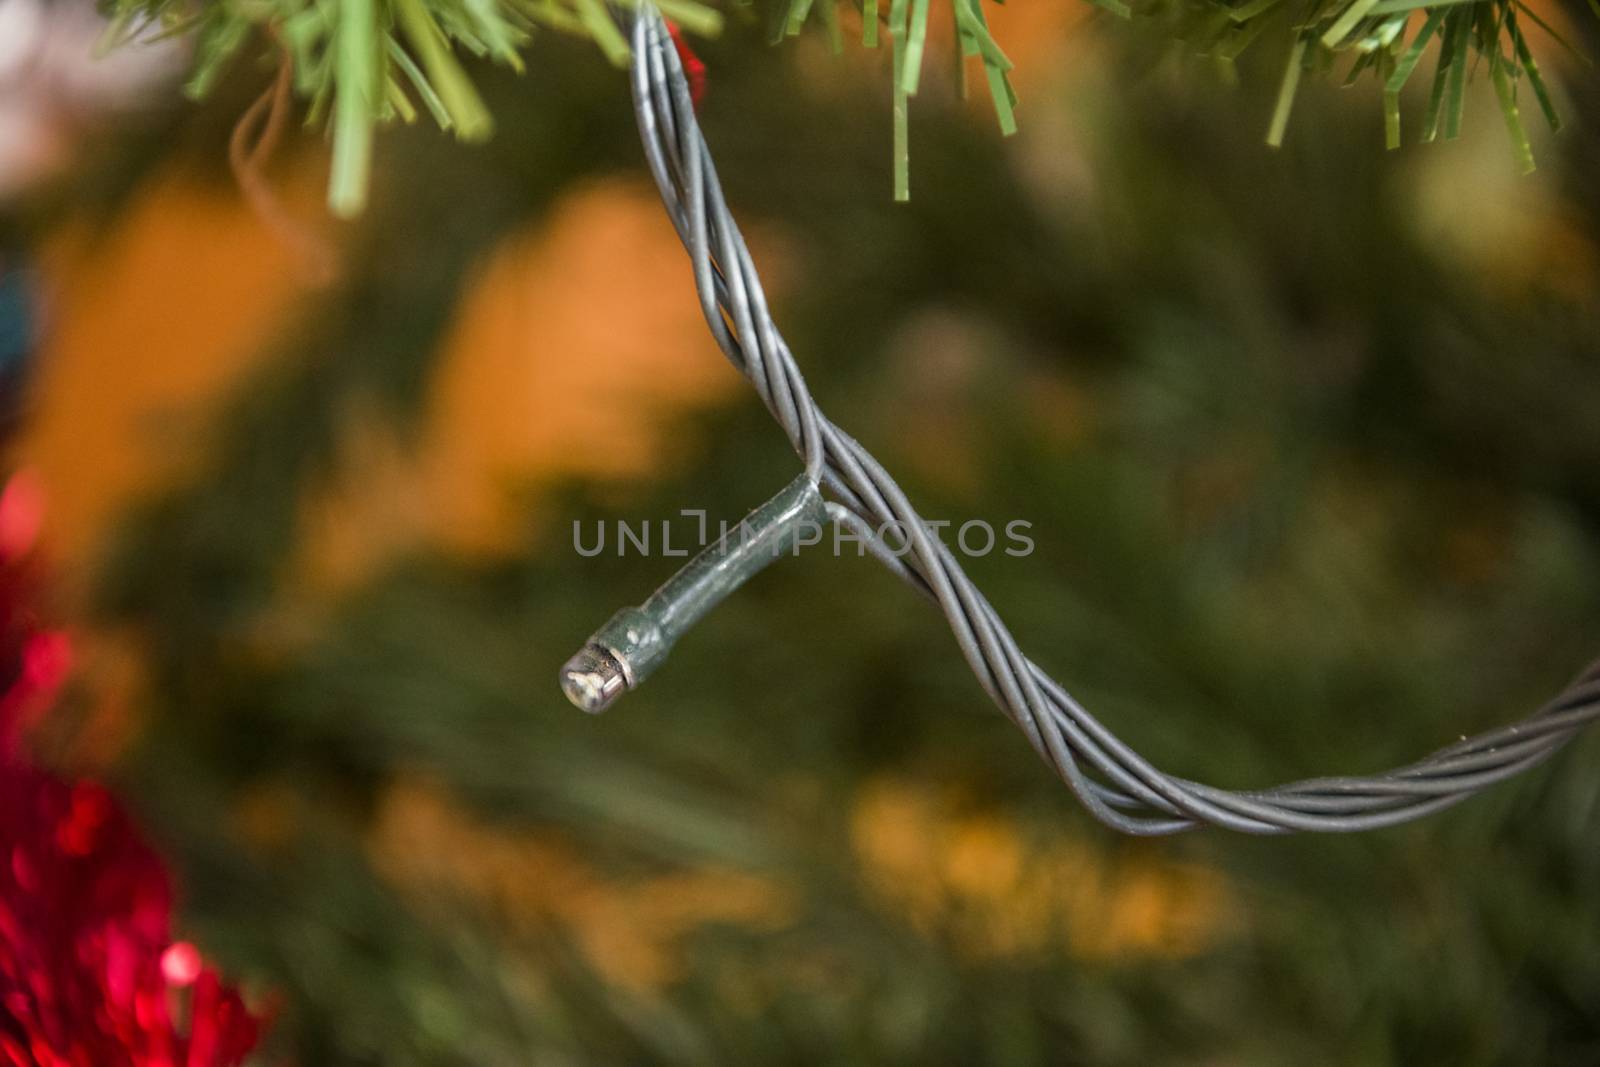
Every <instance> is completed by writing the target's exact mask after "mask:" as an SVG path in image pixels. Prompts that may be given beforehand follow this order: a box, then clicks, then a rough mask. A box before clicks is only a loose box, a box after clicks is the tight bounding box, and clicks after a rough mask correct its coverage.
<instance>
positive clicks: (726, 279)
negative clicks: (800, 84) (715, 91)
mask: <svg viewBox="0 0 1600 1067" xmlns="http://www.w3.org/2000/svg"><path fill="white" fill-rule="evenodd" d="M632 30H633V64H632V79H631V80H632V88H633V103H634V111H635V114H636V116H637V118H638V124H639V135H640V139H641V140H642V142H643V145H644V151H645V157H646V159H647V161H648V163H649V166H650V171H651V173H652V174H653V175H654V177H655V181H656V186H657V188H658V189H659V190H660V193H661V199H662V203H663V204H664V206H665V207H666V211H667V215H668V216H669V217H670V218H671V220H672V224H673V226H674V227H676V229H677V231H678V236H679V237H680V238H681V239H682V241H683V245H684V248H685V249H686V250H687V251H688V253H689V258H690V261H691V263H692V264H693V267H694V282H695V288H696V290H697V291H698V293H699V298H700V306H701V309H702V311H703V312H704V314H705V319H706V323H707V325H708V326H709V327H710V330H711V334H712V336H713V337H714V338H715V339H716V342H717V344H718V346H719V347H720V348H721V349H722V351H723V353H724V354H725V355H726V356H727V357H728V359H729V361H730V362H732V364H733V365H734V367H735V368H737V369H738V371H739V372H740V373H741V374H743V375H744V376H745V378H746V379H748V380H749V382H750V384H751V385H752V386H754V388H755V390H756V393H757V394H758V395H759V396H760V397H761V400H762V402H763V403H765V404H766V406H767V409H768V410H769V411H770V412H771V413H772V415H773V417H774V418H775V419H776V420H777V422H778V425H779V426H780V427H782V429H783V431H784V433H785V434H786V435H787V436H788V438H789V441H790V443H791V444H792V445H793V447H794V450H795V452H796V453H797V454H798V455H799V457H800V458H801V460H802V461H803V463H804V467H805V475H806V477H807V478H808V479H809V480H810V481H811V482H812V483H813V484H815V485H820V486H821V487H822V488H823V489H825V490H826V491H827V492H828V494H829V495H831V496H832V497H833V498H834V499H832V500H829V501H828V502H827V505H826V512H827V515H828V517H829V518H831V519H832V520H833V521H835V522H838V523H840V524H842V525H843V526H845V527H846V528H847V529H849V530H850V531H851V532H852V533H853V534H854V535H855V536H856V537H859V538H861V539H862V540H863V541H864V542H865V543H866V544H867V545H868V547H869V548H870V549H871V550H872V552H873V555H874V556H875V557H876V558H877V559H878V560H879V561H880V562H882V563H883V564H884V565H885V566H886V567H888V568H889V569H890V570H891V571H893V572H894V573H895V574H896V575H898V576H899V577H900V578H901V579H903V580H904V581H905V582H906V584H908V585H910V586H911V587H913V588H914V589H916V590H917V591H918V592H920V593H922V594H923V595H924V596H926V597H927V598H928V599H930V600H932V601H933V602H934V603H935V604H936V605H938V607H939V609H940V610H941V611H942V612H943V613H944V616H945V618H946V620H947V621H948V622H949V624H950V630H951V633H952V634H953V635H954V637H955V640H956V644H957V646H958V647H959V648H960V650H961V654H962V656H963V657H964V658H965V659H966V661H967V663H968V665H969V666H970V667H971V668H972V672H973V674H974V675H975V676H976V678H977V680H978V683H979V684H980V685H981V686H982V687H983V689H984V691H985V692H987V693H988V694H989V696H990V698H991V699H992V700H993V701H994V703H995V704H996V705H997V706H998V707H999V708H1000V710H1001V711H1003V712H1004V713H1005V714H1006V716H1007V717H1008V718H1010V719H1011V720H1012V722H1014V723H1015V724H1016V725H1017V726H1018V727H1019V728H1020V729H1021V730H1022V732H1023V734H1024V735H1025V736H1026V737H1027V739H1028V741H1029V743H1030V744H1032V746H1033V747H1034V749H1035V751H1037V752H1038V753H1039V755H1040V756H1041V757H1042V758H1043V759H1044V760H1045V762H1046V763H1047V764H1049V765H1050V766H1051V768H1053V769H1054V771H1055V772H1056V773H1057V774H1058V775H1060V777H1061V779H1062V780H1063V781H1064V782H1065V783H1066V785H1067V786H1068V788H1070V789H1071V790H1072V792H1073V794H1074V795H1075V796H1076V797H1077V799H1078V800H1079V801H1080V802H1082V804H1083V805H1084V806H1085V807H1086V808H1087V809H1088V810H1089V812H1090V813H1091V814H1092V815H1093V816H1094V817H1095V818H1096V819H1098V820H1100V821H1101V822H1103V823H1105V824H1106V825H1107V826H1110V827H1112V828H1114V829H1116V830H1119V831H1122V832H1124V833H1129V834H1141V835H1153V834H1171V833H1177V832H1180V831H1183V830H1188V829H1192V828H1194V827H1196V826H1198V825H1202V824H1209V825H1214V826H1219V827H1223V828H1226V829H1229V830H1236V831H1241V832H1245V833H1256V834H1277V833H1288V832H1294V831H1307V832H1321V833H1342V832H1351V831H1357V830H1370V829H1375V828H1378V827H1383V826H1392V825H1394V824H1397V823H1403V822H1407V821H1409V820H1411V819H1416V818H1419V817H1421V816H1424V815H1428V814H1431V813H1433V812H1436V811H1440V810H1443V809H1444V808H1448V807H1450V806H1451V805H1454V804H1457V803H1459V802H1461V801H1462V800H1465V799H1466V798H1467V797H1469V796H1471V795H1473V794H1474V793H1476V792H1478V791H1479V790H1482V789H1485V788H1487V787H1488V786H1491V785H1493V784H1495V783H1497V782H1501V781H1504V780H1506V779H1507V778H1510V777H1512V776H1514V775H1517V774H1520V773H1521V772H1523V771H1526V770H1528V769H1530V768H1532V767H1536V766H1538V765H1539V764H1541V763H1543V762H1544V761H1545V760H1547V759H1549V758H1550V757H1551V756H1552V755H1554V754H1555V753H1556V752H1557V751H1559V750H1560V749H1561V748H1562V747H1563V746H1564V745H1565V744H1566V743H1567V742H1568V741H1570V740H1571V739H1572V738H1573V736H1574V735H1575V734H1576V733H1577V732H1578V731H1579V730H1580V729H1581V728H1582V727H1583V726H1585V725H1587V724H1588V723H1590V722H1592V721H1593V720H1594V719H1595V718H1596V717H1600V661H1597V662H1596V663H1595V664H1592V665H1591V666H1590V667H1589V668H1588V669H1587V670H1585V671H1584V672H1583V673H1582V674H1581V675H1579V677H1578V678H1577V679H1576V680H1575V681H1574V682H1573V683H1572V684H1571V685H1570V686H1568V688H1567V689H1566V690H1565V691H1564V692H1562V693H1561V694H1560V695H1559V696H1557V697H1556V698H1555V699H1554V700H1552V701H1550V702H1549V703H1548V704H1546V705H1545V706H1544V707H1542V708H1540V709H1539V710H1538V711H1536V712H1535V713H1533V714H1532V715H1531V716H1529V717H1527V718H1526V719H1523V720H1522V721H1520V722H1518V723H1515V724H1513V725H1510V726H1505V727H1501V728H1499V729H1496V730H1491V731H1489V732H1487V733H1484V734H1481V735H1479V736H1477V737H1473V738H1470V739H1464V740H1462V741H1460V742H1458V743H1456V744H1452V745H1449V746H1446V747H1445V748H1441V749H1439V750H1438V751H1436V752H1434V753H1433V754H1431V755H1429V756H1427V757H1426V758H1424V759H1422V760H1419V761H1417V762H1415V763H1411V764H1407V765H1405V766H1402V767H1398V768H1395V769H1394V770H1391V771H1389V772H1387V773H1384V774H1377V775H1372V776H1366V777H1342V776H1341V777H1327V778H1313V779H1307V780H1304V781H1297V782H1291V783H1288V784H1285V785H1280V786H1276V787H1273V788H1270V789H1262V790H1248V791H1234V790H1229V789H1222V788H1218V787H1216V786H1211V785H1206V784H1204V783H1201V782H1195V781H1190V780H1188V779H1186V778H1180V777H1176V776H1174V775H1170V774H1167V773H1166V772H1164V771H1162V770H1160V769H1159V768H1157V767H1156V766H1154V765H1153V764H1151V763H1150V761H1148V760H1146V759H1145V758H1144V757H1143V756H1141V755H1139V754H1138V753H1137V752H1135V751H1134V750H1133V749H1132V748H1130V747H1129V746H1128V745H1127V744H1125V743H1124V742H1123V741H1122V740H1120V739H1119V738H1118V737H1117V736H1116V735H1115V734H1114V733H1112V732H1111V730H1109V729H1108V728H1107V727H1106V726H1105V725H1104V724H1102V723H1101V722H1100V721H1099V720H1098V719H1096V718H1095V717H1094V716H1093V715H1091V714H1090V713H1089V712H1088V711H1087V710H1085V709H1084V707H1083V706H1082V705H1081V704H1079V703H1078V701H1077V700H1075V699H1074V698H1073V696H1072V695H1071V694H1070V693H1069V692H1068V691H1067V690H1066V688H1065V687H1063V686H1062V685H1061V684H1060V683H1059V682H1057V681H1056V680H1055V679H1054V678H1052V677H1050V675H1049V674H1047V673H1046V672H1045V671H1044V670H1043V669H1042V668H1041V667H1040V666H1039V665H1038V664H1036V663H1034V662H1033V660H1031V659H1029V658H1028V656H1027V655H1026V654H1024V653H1023V651H1022V649H1021V648H1020V647H1019V646H1018V644H1017V641H1016V639H1015V638H1014V637H1013V636H1012V634H1011V631H1010V630H1009V629H1007V628H1006V625H1005V623H1004V622H1003V621H1002V620H1001V618H1000V616H999V614H998V613H997V612H996V611H995V609H994V607H993V606H992V605H991V604H990V603H989V601H988V600H987V599H986V598H985V597H984V595H983V593H982V592H981V591H980V590H979V589H978V588H977V586H976V585H974V584H973V582H972V581H971V579H969V578H968V577H967V575H966V574H965V572H964V571H963V570H962V569H961V565H960V563H959V562H957V560H956V559H955V557H954V555H953V554H952V553H951V552H950V551H949V549H948V548H946V547H945V546H944V545H943V544H942V543H941V542H940V540H939V537H938V536H937V533H936V532H935V531H934V529H933V528H932V527H930V526H929V524H928V523H927V522H925V521H924V520H923V518H922V517H921V516H920V515H919V514H918V513H917V511H916V509H915V508H914V507H913V506H912V504H911V502H910V501H909V500H908V499H907V498H906V494H905V493H904V492H903V491H902V490H901V488H900V486H899V485H898V484H896V482H895V480H894V478H893V477H892V476H891V475H890V474H889V472H888V471H886V470H885V469H884V468H883V465H882V464H880V463H879V462H878V461H877V460H876V459H875V458H874V457H873V456H872V454H871V453H870V452H868V451H867V450H866V449H865V448H864V447H862V445H861V444H860V443H859V442H857V441H856V440H855V439H854V438H852V437H851V436H850V435H849V434H848V433H846V432H845V431H844V430H842V429H840V428H839V427H838V426H836V425H834V423H833V422H831V421H830V420H829V419H828V417H827V416H826V415H824V414H823V413H822V411H821V410H820V409H819V408H818V406H817V403H816V401H815V400H814V399H813V398H812V396H811V391H810V389H809V388H808V387H807V385H806V381H805V377H804V375H802V374H801V373H800V368H799V366H798V365H797V364H796V363H795V359H794V356H793V354H792V353H791V352H790V351H789V347H788V345H787V344H786V343H785V342H784V339H783V335H782V334H781V333H779V331H778V328H777V326H776V325H775V324H774V323H773V320H772V315H771V313H770V311H769V309H768V306H767V299H766V295H765V293H764V291H763V289H762V285H761V279H760V277H759V276H758V274H757V273H756V269H755V264H754V262H753V260H752V259H751V256H750V250H749V248H748V247H746V245H745V241H744V237H743V236H742V235H741V234H740V232H739V227H738V225H737V224H736V223H735V221H734V219H733V215H732V214H731V212H730V211H729V210H728V205H727V201H726V199H725V197H724V196H723V192H722V186H721V183H720V182H719V181H718V180H717V168H716V164H715V163H714V162H713V160H712V158H711V152H710V149H709V148H708V147H707V145H706V142H705V138H704V137H703V136H702V135H701V132H700V126H699V123H698V122H697V121H696V118H695V107H694V103H693V101H692V99H691V93H690V86H689V83H688V81H687V80H686V78H685V75H684V70H683V65H682V62H681V60H680V57H679V55H678V52H677V49H676V48H675V47H674V45H673V42H672V39H671V37H670V35H669V32H668V29H667V27H666V25H665V23H664V22H663V21H662V19H661V16H660V15H659V13H657V12H656V11H655V10H654V8H652V7H649V6H648V5H641V6H640V8H639V11H638V14H637V16H636V17H635V18H634V20H633V28H632ZM883 529H894V530H896V531H901V532H903V533H904V534H905V535H906V539H907V542H908V547H903V546H902V547H903V550H902V551H900V552H898V553H897V552H893V551H890V550H889V549H888V548H887V546H885V545H884V544H883V543H882V541H881V540H879V539H878V538H876V537H874V536H873V531H875V530H883Z"/></svg>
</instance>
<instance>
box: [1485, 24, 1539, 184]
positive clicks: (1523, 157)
mask: <svg viewBox="0 0 1600 1067" xmlns="http://www.w3.org/2000/svg"><path fill="white" fill-rule="evenodd" d="M1489 77H1490V80H1492V81H1493V82H1494V91H1495V95H1496V96H1498V97H1499V98H1500V111H1501V113H1502V114H1504V115H1505V118H1506V132H1507V133H1509V134H1510V135H1511V150H1512V154H1513V155H1514V156H1515V157H1516V160H1517V169H1518V170H1520V171H1521V172H1522V173H1523V174H1531V173H1532V172H1533V169H1534V162H1533V146H1532V145H1530V144H1529V143H1528V132H1527V131H1526V130H1524V129H1523V128H1522V115H1521V114H1520V113H1519V112H1518V110H1517V97H1516V93H1515V92H1513V91H1512V87H1511V79H1510V78H1509V77H1508V76H1507V75H1506V62H1505V60H1503V59H1502V58H1501V57H1500V54H1499V52H1498V51H1497V52H1496V53H1495V55H1494V56H1493V57H1492V58H1491V59H1490V60H1489Z"/></svg>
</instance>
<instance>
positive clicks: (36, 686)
mask: <svg viewBox="0 0 1600 1067" xmlns="http://www.w3.org/2000/svg"><path fill="white" fill-rule="evenodd" d="M37 506H38V494H37V492H36V491H34V489H33V487H32V485H31V483H29V482H27V481H25V480H22V479H20V478H14V479H13V480H12V481H11V483H10V484H8V485H7V486H6V489H5V492H4V493H3V494H0V684H3V685H4V690H3V692H0V1067H234V1065H237V1064H239V1063H241V1062H242V1061H243V1060H244V1057H245V1056H246V1055H247V1054H248V1053H249V1051H250V1050H251V1049H252V1048H253V1047H254V1046H255V1044H256V1041H257V1039H258V1037H259V1032H260V1023H259V1021H258V1020H257V1019H256V1018H255V1017H254V1016H252V1015H251V1014H250V1012H249V1011H248V1010H247V1009H246V1008H245V1006H244V1003H243V1001H241V999H240V997H239V994H238V993H237V992H236V991H235V990H234V989H232V988H230V987H228V986H226V985H224V984H223V983H222V981H221V979H220V978H219V977H218V975H217V972H216V971H215V970H213V969H211V968H209V967H207V966H205V965H204V963H203V962H202V961H201V959H200V956H199V953H198V952H197V951H196V950H195V949H194V947H193V946H191V945H189V944H188V943H187V942H183V941H176V942H175V941H174V940H173V936H172V903H173V901H172V886H171V881H170V879H169V878H168V876H167V871H166V868H165V867H164V866H163V864H162V862H161V860H160V858H159V857H158V856H157V855H156V854H155V852H154V851H152V850H151V848H150V847H149V846H148V845H147V844H146V843H145V842H144V840H143V839H142V838H141V836H140V835H139V833H138V831H137V829H135V827H134V826H133V824H132V822H131V821H130V820H129V818H128V816H127V815H126V813H125V812H124V811H123V810H122V807H121V806H120V805H119V804H118V803H117V801H116V799H115V798H114V797H113V796H111V794H110V793H108V792H107V791H106V790H105V789H104V788H102V787H101V786H99V785H96V784H94V783H92V782H86V781H80V782H70V781H67V780H65V779H63V778H60V777H58V776H57V775H54V774H52V773H50V772H48V771H45V770H41V769H40V768H38V767H35V766H32V765H31V764H30V763H29V762H28V761H27V760H26V759H25V758H24V756H23V754H22V745H21V735H22V732H23V730H24V729H25V727H26V726H27V725H28V721H29V720H30V719H31V718H32V717H33V716H34V715H36V714H38V713H39V712H40V711H41V710H43V709H44V708H46V707H48V705H49V704H50V702H51V700H52V698H53V697H54V694H55V692H56V689H57V688H58V687H59V685H60V683H61V681H62V679H63V677H64V675H65V673H66V669H67V663H68V659H69V655H70V645H69V643H68V641H67V639H66V637H65V635H62V634H59V633H54V632H50V631H46V630H42V629H40V628H39V627H38V625H37V622H36V620H35V618H34V615H33V612H32V610H31V607H30V605H29V601H30V600H31V597H30V596H29V595H28V594H29V590H30V586H31V579H30V569H29V568H28V566H27V562H26V559H25V555H26V552H27V550H28V548H29V547H30V546H31V542H32V539H33V537H32V533H33V531H34V530H36V529H37V526H38V523H37V517H38V516H37ZM19 531H20V535H19Z"/></svg>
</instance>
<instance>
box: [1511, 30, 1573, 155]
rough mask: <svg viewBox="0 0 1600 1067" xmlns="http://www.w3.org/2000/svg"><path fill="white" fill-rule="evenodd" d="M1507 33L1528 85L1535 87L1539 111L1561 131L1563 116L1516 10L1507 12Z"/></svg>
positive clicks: (1554, 128) (1552, 126) (1534, 92)
mask: <svg viewBox="0 0 1600 1067" xmlns="http://www.w3.org/2000/svg"><path fill="white" fill-rule="evenodd" d="M1506 31H1507V32H1508V33H1510V34H1511V44H1512V47H1513V48H1515V49H1516V52H1517V60H1518V62H1520V63H1521V64H1522V70H1523V72H1524V73H1526V74H1527V75H1528V84H1529V85H1531V86H1533V95H1534V98H1535V99H1537V100H1538V101H1539V109H1540V110H1541V111H1543V112H1544V119H1545V121H1546V122H1548V123H1549V124H1550V129H1551V130H1560V129H1561V116H1560V114H1559V113H1557V111H1556V105H1555V101H1554V100H1552V99H1550V87H1549V86H1548V85H1546V84H1545V83H1544V75H1542V74H1540V73H1539V64H1538V63H1536V62H1535V61H1534V58H1533V51H1532V50H1531V49H1530V48H1529V47H1528V39H1527V38H1526V37H1524V36H1523V35H1522V27H1521V26H1519V25H1518V24H1517V13H1516V11H1515V10H1511V11H1507V12H1506Z"/></svg>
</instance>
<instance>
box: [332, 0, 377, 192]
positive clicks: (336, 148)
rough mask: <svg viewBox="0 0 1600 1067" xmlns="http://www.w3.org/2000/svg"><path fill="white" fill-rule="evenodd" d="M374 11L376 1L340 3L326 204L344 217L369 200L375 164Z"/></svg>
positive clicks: (375, 71)
mask: <svg viewBox="0 0 1600 1067" xmlns="http://www.w3.org/2000/svg"><path fill="white" fill-rule="evenodd" d="M375 22H376V14H375V12H374V11H373V5H372V0H344V2H343V3H342V4H341V5H340V7H339V33H338V38H337V41H336V49H337V53H336V54H337V56H338V60H337V62H336V63H335V66H334V72H335V77H336V78H337V80H338V87H337V90H336V95H335V98H334V111H333V164H332V174H331V176H330V181H329V186H328V208H329V210H331V211H332V212H333V213H334V214H335V215H338V216H339V217H340V218H353V217H354V216H356V215H359V214H360V213H361V209H362V208H363V207H365V206H366V203H367V176H368V173H369V171H370V169H371V166H372V122H373V106H374V104H375V100H374V99H373V98H374V97H375V96H376V95H377V94H376V93H375V92H374V89H375V87H376V81H377V77H376V76H377V70H376V64H375V61H376V59H377V56H378V49H377V38H376V31H377V26H376V25H375Z"/></svg>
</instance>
